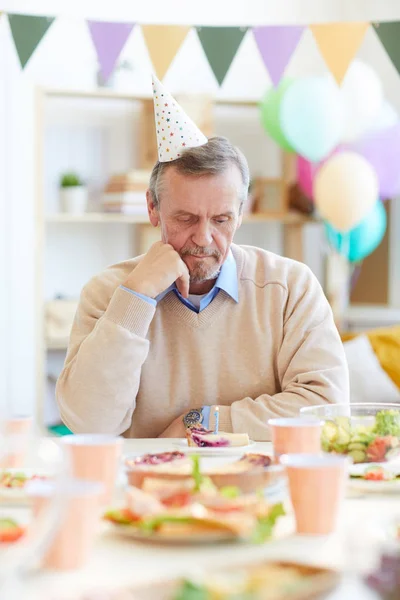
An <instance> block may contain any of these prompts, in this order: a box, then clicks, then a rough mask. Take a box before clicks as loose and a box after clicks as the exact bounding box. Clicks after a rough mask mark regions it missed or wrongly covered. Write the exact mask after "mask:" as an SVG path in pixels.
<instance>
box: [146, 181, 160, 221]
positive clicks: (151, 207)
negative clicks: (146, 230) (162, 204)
mask: <svg viewBox="0 0 400 600" xmlns="http://www.w3.org/2000/svg"><path fill="white" fill-rule="evenodd" d="M146 202H147V212H148V213H149V219H150V223H151V224H152V225H153V227H158V225H159V223H160V215H159V212H158V208H157V207H156V205H155V203H154V199H153V194H152V193H151V191H150V190H147V191H146Z"/></svg>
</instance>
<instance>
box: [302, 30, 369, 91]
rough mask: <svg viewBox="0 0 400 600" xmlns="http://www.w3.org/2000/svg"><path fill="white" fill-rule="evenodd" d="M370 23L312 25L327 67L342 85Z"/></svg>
mask: <svg viewBox="0 0 400 600" xmlns="http://www.w3.org/2000/svg"><path fill="white" fill-rule="evenodd" d="M368 27H369V23H324V24H319V25H310V29H311V31H312V33H313V36H314V38H315V41H316V42H317V44H318V47H319V50H320V52H321V54H322V56H323V58H324V60H325V62H326V65H327V67H328V69H329V70H330V72H331V73H332V75H333V76H334V78H335V79H336V81H337V83H338V84H339V85H340V84H341V83H342V81H343V79H344V76H345V75H346V71H347V69H348V68H349V65H350V63H351V61H352V60H353V58H354V56H355V55H356V53H357V51H358V49H359V47H360V46H361V43H362V41H363V39H364V36H365V33H366V31H367V29H368Z"/></svg>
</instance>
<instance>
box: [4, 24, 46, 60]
mask: <svg viewBox="0 0 400 600" xmlns="http://www.w3.org/2000/svg"><path fill="white" fill-rule="evenodd" d="M53 21H54V18H53V17H37V16H34V15H20V14H10V13H9V14H8V22H9V23H10V29H11V33H12V36H13V40H14V44H15V48H16V50H17V54H18V58H19V62H20V63H21V67H22V68H24V67H25V66H26V64H27V63H28V61H29V59H30V58H31V56H32V54H33V53H34V52H35V50H36V48H37V47H38V45H39V43H40V42H41V40H42V38H43V37H44V35H45V34H46V32H47V30H48V29H49V27H50V25H51V24H52V23H53Z"/></svg>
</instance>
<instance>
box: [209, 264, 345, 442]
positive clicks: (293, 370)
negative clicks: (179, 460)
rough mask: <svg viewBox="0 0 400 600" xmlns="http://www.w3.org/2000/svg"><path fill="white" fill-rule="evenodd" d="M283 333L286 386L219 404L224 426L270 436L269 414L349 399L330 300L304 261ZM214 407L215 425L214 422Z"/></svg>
mask: <svg viewBox="0 0 400 600" xmlns="http://www.w3.org/2000/svg"><path fill="white" fill-rule="evenodd" d="M288 290H289V291H288V298H287V302H286V306H285V310H284V314H283V339H282V343H281V346H280V350H279V353H278V356H277V371H278V376H279V382H280V390H281V391H280V392H279V393H277V394H274V395H272V396H271V395H269V394H262V395H261V396H258V397H257V398H243V399H242V400H238V401H236V402H233V403H232V405H231V406H220V407H219V428H220V430H221V431H227V432H237V433H239V432H247V433H248V434H249V436H250V438H251V439H253V440H257V441H266V440H270V439H271V438H270V432H269V427H268V425H267V422H268V419H270V418H272V417H290V416H296V415H298V413H299V410H300V408H301V407H303V406H312V405H318V404H325V403H327V404H328V403H346V402H349V375H348V367H347V362H346V357H345V353H344V349H343V345H342V342H341V339H340V336H339V333H338V330H337V328H336V325H335V323H334V320H333V315H332V311H331V308H330V305H329V303H328V301H327V299H326V297H325V295H324V292H323V290H322V288H321V286H320V284H319V282H318V280H317V279H316V277H315V276H314V275H313V274H312V272H311V271H310V270H309V269H308V267H305V265H301V269H300V273H299V274H297V275H296V277H295V280H294V281H292V282H289V286H288ZM214 420H215V417H214V410H211V417H210V427H209V428H210V429H213V428H214V425H215V423H214Z"/></svg>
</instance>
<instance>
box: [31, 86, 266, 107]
mask: <svg viewBox="0 0 400 600" xmlns="http://www.w3.org/2000/svg"><path fill="white" fill-rule="evenodd" d="M42 92H43V93H44V94H45V95H47V96H53V97H58V98H103V99H105V100H108V99H110V100H132V101H137V102H147V101H149V100H153V97H152V96H148V95H143V94H133V93H129V92H118V91H117V90H112V89H108V88H93V89H87V90H76V89H75V90H74V89H57V88H42ZM178 95H179V94H177V96H178ZM213 102H214V103H215V104H222V105H228V106H229V105H231V106H249V107H252V106H253V107H254V106H258V105H259V101H258V100H248V99H245V98H213Z"/></svg>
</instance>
